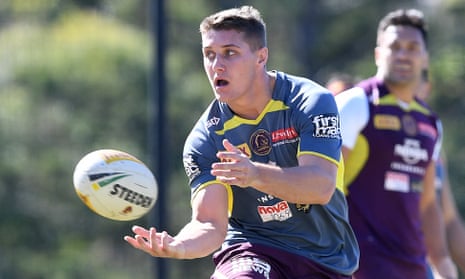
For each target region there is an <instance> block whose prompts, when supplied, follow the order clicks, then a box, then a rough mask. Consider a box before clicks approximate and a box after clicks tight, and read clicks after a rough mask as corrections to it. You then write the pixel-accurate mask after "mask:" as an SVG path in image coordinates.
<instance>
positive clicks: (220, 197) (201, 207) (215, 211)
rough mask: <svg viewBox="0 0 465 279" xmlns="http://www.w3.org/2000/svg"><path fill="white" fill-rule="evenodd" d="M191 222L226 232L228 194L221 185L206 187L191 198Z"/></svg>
mask: <svg viewBox="0 0 465 279" xmlns="http://www.w3.org/2000/svg"><path fill="white" fill-rule="evenodd" d="M191 203H192V220H196V221H198V222H201V223H212V224H214V226H215V227H218V229H221V230H226V228H227V225H228V192H227V190H226V188H225V186H224V185H222V184H219V183H218V184H212V185H209V186H206V187H204V188H202V189H200V190H198V192H197V193H196V194H195V195H194V197H193V198H192V202H191Z"/></svg>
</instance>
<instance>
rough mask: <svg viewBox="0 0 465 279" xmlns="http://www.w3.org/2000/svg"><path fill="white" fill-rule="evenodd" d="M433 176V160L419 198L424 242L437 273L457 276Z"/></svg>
mask: <svg viewBox="0 0 465 279" xmlns="http://www.w3.org/2000/svg"><path fill="white" fill-rule="evenodd" d="M435 177H436V173H435V162H434V161H431V163H430V164H429V165H428V167H427V168H426V174H425V177H424V183H423V192H422V194H421V200H420V214H421V222H422V226H423V232H424V235H425V244H426V248H427V249H428V254H429V256H430V258H431V261H432V263H433V265H434V267H435V269H436V270H437V272H438V273H439V275H441V276H443V278H457V270H456V267H455V265H454V264H453V263H452V260H451V259H450V257H449V251H448V248H447V243H446V238H445V230H444V222H443V220H442V216H441V214H440V209H439V205H438V203H437V200H436V190H435V187H434V179H435Z"/></svg>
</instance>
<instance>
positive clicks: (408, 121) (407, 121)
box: [402, 114, 417, 136]
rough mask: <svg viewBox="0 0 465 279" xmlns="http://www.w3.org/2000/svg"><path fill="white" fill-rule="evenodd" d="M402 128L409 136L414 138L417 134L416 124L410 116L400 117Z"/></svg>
mask: <svg viewBox="0 0 465 279" xmlns="http://www.w3.org/2000/svg"><path fill="white" fill-rule="evenodd" d="M402 127H403V129H404V131H405V133H406V134H407V135H409V136H415V135H416V134H417V122H416V121H415V118H413V117H412V116H411V115H408V114H406V115H404V116H403V117H402Z"/></svg>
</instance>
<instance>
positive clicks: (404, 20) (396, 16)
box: [378, 9, 428, 46]
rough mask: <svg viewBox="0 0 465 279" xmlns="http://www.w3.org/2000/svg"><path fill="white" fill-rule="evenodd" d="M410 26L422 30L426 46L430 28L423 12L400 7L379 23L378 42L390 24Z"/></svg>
mask: <svg viewBox="0 0 465 279" xmlns="http://www.w3.org/2000/svg"><path fill="white" fill-rule="evenodd" d="M392 25H393V26H410V27H413V28H415V29H417V30H418V31H420V33H421V36H422V38H423V41H424V43H425V46H426V44H427V42H428V28H427V26H426V22H425V19H424V16H423V12H421V11H419V10H416V9H399V10H395V11H392V12H390V13H388V14H387V15H386V16H385V17H384V18H383V19H382V20H381V21H380V22H379V25H378V43H379V38H380V37H381V35H382V33H383V32H384V31H386V29H387V28H388V27H389V26H392Z"/></svg>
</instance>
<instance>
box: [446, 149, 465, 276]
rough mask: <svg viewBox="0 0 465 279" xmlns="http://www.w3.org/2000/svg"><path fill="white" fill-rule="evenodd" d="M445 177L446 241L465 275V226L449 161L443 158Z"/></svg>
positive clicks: (453, 257)
mask: <svg viewBox="0 0 465 279" xmlns="http://www.w3.org/2000/svg"><path fill="white" fill-rule="evenodd" d="M443 166H444V177H443V182H442V183H443V184H442V192H441V206H442V211H443V217H444V223H445V226H446V239H447V243H448V245H449V250H450V253H451V256H452V259H453V260H454V262H455V263H456V264H457V266H458V267H459V268H460V270H461V271H462V272H463V273H465V242H464V240H465V224H464V222H463V219H462V217H461V216H460V213H459V212H458V210H457V206H456V204H455V200H454V196H453V194H452V190H451V187H450V184H449V177H448V169H447V159H446V158H445V157H443Z"/></svg>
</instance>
